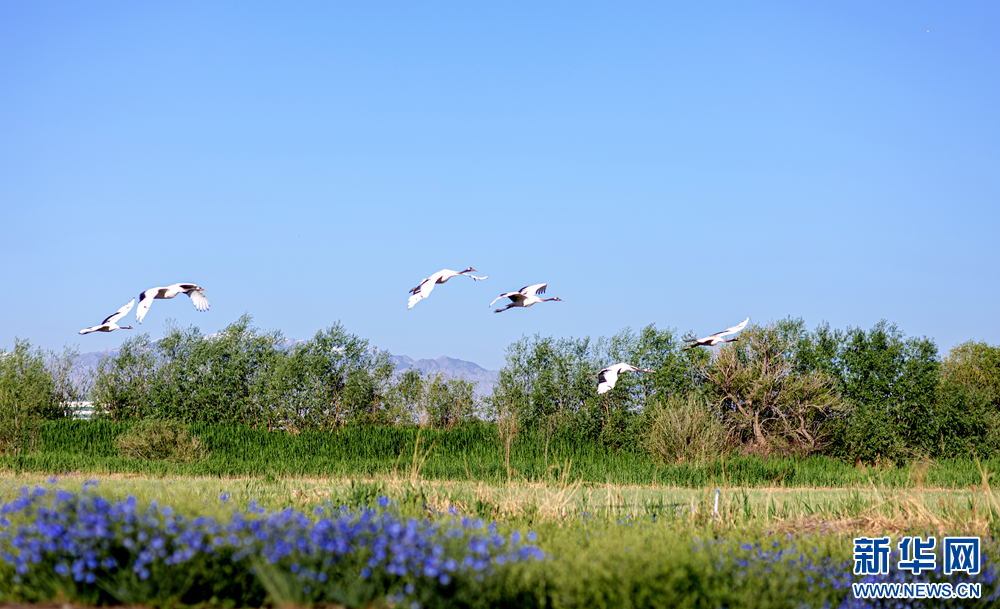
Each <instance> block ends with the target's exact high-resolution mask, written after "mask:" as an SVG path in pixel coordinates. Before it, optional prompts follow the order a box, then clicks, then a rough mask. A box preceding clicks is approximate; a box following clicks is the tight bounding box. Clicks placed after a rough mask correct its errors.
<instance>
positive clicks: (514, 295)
mask: <svg viewBox="0 0 1000 609" xmlns="http://www.w3.org/2000/svg"><path fill="white" fill-rule="evenodd" d="M547 285H548V284H547V283H536V284H535V285H527V286H524V287H523V288H521V289H520V290H518V291H516V292H507V293H506V294H501V295H499V296H497V297H496V298H494V299H493V302H496V301H498V300H500V299H501V298H510V300H511V303H510V304H509V305H507V306H506V307H504V308H502V309H496V310H494V311H493V312H494V313H501V312H503V311H506V310H507V309H511V308H513V307H530V306H531V305H533V304H536V303H539V302H549V301H550V300H556V301H559V302H562V301H563V299H562V298H539V297H538V294H544V293H545V286H547ZM493 302H491V303H490V306H491V307H492V306H493Z"/></svg>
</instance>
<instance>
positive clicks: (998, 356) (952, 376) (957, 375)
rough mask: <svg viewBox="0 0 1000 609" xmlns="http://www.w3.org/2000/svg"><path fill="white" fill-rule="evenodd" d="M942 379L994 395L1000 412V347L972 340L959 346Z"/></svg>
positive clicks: (945, 364) (944, 365)
mask: <svg viewBox="0 0 1000 609" xmlns="http://www.w3.org/2000/svg"><path fill="white" fill-rule="evenodd" d="M942 378H943V380H944V381H946V382H948V383H953V384H956V385H965V386H968V387H971V388H975V389H977V390H979V391H982V392H988V393H990V394H992V396H991V397H992V403H993V404H994V405H995V406H997V407H998V408H1000V346H997V347H991V346H990V345H988V344H986V343H983V342H974V341H971V340H970V341H967V342H964V343H962V344H960V345H955V347H953V348H952V350H951V351H949V352H948V357H946V358H945V359H944V362H943V363H942Z"/></svg>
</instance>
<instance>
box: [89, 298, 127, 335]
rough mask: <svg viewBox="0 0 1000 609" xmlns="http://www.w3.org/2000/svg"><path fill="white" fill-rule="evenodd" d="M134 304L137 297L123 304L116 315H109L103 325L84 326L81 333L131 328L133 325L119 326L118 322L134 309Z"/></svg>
mask: <svg viewBox="0 0 1000 609" xmlns="http://www.w3.org/2000/svg"><path fill="white" fill-rule="evenodd" d="M134 304H135V298H133V299H132V300H130V301H128V304H127V305H122V307H121V308H119V309H118V310H117V311H115V313H114V315H109V316H108V317H107V318H105V320H104V321H102V322H101V325H99V326H92V327H90V328H84V329H83V330H80V334H90V333H91V332H111V331H113V330H131V329H132V326H119V325H118V323H117V322H118V320H119V319H121V318H122V317H125V316H126V315H128V312H129V311H131V310H132V305H134Z"/></svg>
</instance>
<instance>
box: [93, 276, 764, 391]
mask: <svg viewBox="0 0 1000 609" xmlns="http://www.w3.org/2000/svg"><path fill="white" fill-rule="evenodd" d="M478 272H479V271H477V270H476V269H474V268H472V267H471V266H470V267H469V268H467V269H465V270H464V271H453V270H451V269H441V270H440V271H438V272H436V273H434V274H433V275H431V276H430V277H428V278H427V279H424V280H423V281H421V282H420V284H419V285H418V286H417V287H415V288H413V289H411V290H410V298H409V301H408V303H407V306H406V308H407V309H412V308H413V305H415V304H417V303H418V302H420V301H421V300H423V299H425V298H427V297H428V296H430V295H431V292H432V291H433V290H434V286H436V285H437V284H439V283H445V282H446V281H448V280H449V279H451V278H452V277H458V276H459V275H464V276H466V277H471V278H472V279H473V280H474V281H482V280H484V279H488V278H489V275H483V276H482V277H477V276H476V275H473V274H472V273H478ZM547 287H548V284H545V283H536V284H534V285H529V286H525V287H523V288H521V289H520V290H517V291H516V292H505V293H503V294H500V295H499V296H497V297H496V298H494V299H493V302H491V303H490V304H489V306H491V307H492V306H493V304H494V303H496V301H498V300H502V299H504V298H507V299H509V300H510V303H508V304H507V306H505V307H503V308H500V309H494V311H493V312H494V313H502V312H503V311H506V310H507V309H512V308H514V307H522V308H527V307H530V306H532V305H535V304H538V303H540V302H552V301H555V302H562V301H563V300H562V299H561V298H555V297H554V298H541V297H540V296H539V294H544V293H545V289H546V288H547ZM204 292H205V288H202V287H200V286H197V285H195V284H193V283H175V284H173V285H169V286H166V287H160V288H150V289H148V290H145V291H144V292H142V293H141V294H139V307H138V309H136V312H135V320H136V322H138V323H140V324H141V323H142V320H143V318H144V317H145V316H146V313H147V312H149V307H150V305H152V304H153V301H154V300H157V299H170V298H173V297H175V296H177V295H178V294H187V295H188V296H189V297H190V298H191V302H192V303H194V308H195V309H197V310H199V311H207V310H208V306H209V304H208V298H206V297H205V294H204ZM133 305H135V298H133V299H132V300H130V301H128V303H127V304H125V305H123V306H122V307H121V308H119V309H118V310H117V311H115V312H114V314H112V315H109V316H108V317H107V318H105V320H104V321H102V322H101V323H100V325H97V326H92V327H90V328H84V329H83V330H80V334H90V333H91V332H113V331H114V330H131V329H133V328H132V326H119V325H118V320H120V319H121V318H123V317H125V316H126V315H128V313H129V311H131V310H132V307H133ZM749 321H750V318H749V317H747V318H746V319H744V320H743V321H742V322H740V323H739V324H738V325H735V326H733V327H731V328H727V329H725V330H723V331H721V332H716V333H715V334H710V335H709V336H706V337H704V338H694V337H692V338H685V339H684V342H687V343H691V344H689V345H688V346H686V347H684V348H683V349H681V351H687V350H688V349H692V348H694V347H714V346H716V345H719V344H722V343H731V342H733V341H737V340H739V338H738V337H736V338H730V339H726V338H725V337H727V336H731V335H733V334H736V333H738V332H739V331H740V330H742V329H743V328H745V327H746V325H747V323H748V322H749ZM625 372H656V371H655V370H650V369H649V368H638V367H636V366H633V365H631V364H628V363H625V362H619V363H617V364H614V365H613V366H608V367H607V368H605V369H603V370H601V371H600V372H598V373H597V374H595V375H593V376H590V377H588V378H597V393H598V395H602V394H605V393H607V392H609V391H611V390H612V389H614V388H615V383H617V382H618V377H619V376H620V375H621V374H623V373H625Z"/></svg>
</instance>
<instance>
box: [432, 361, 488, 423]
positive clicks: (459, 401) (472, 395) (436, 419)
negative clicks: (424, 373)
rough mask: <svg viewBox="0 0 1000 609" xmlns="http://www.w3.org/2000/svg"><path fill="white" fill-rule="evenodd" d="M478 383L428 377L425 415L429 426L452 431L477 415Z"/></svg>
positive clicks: (435, 376)
mask: <svg viewBox="0 0 1000 609" xmlns="http://www.w3.org/2000/svg"><path fill="white" fill-rule="evenodd" d="M476 402H477V400H476V383H474V382H470V381H467V380H465V379H461V378H453V379H445V378H443V377H442V376H440V375H437V374H435V375H434V376H433V377H431V376H430V375H428V377H427V382H426V384H425V390H424V396H423V414H424V417H425V420H426V422H427V424H428V425H430V426H431V427H436V428H439V429H451V428H453V427H455V426H456V425H458V424H460V423H462V422H465V421H468V420H470V419H471V418H472V417H473V415H474V414H475V407H476Z"/></svg>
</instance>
